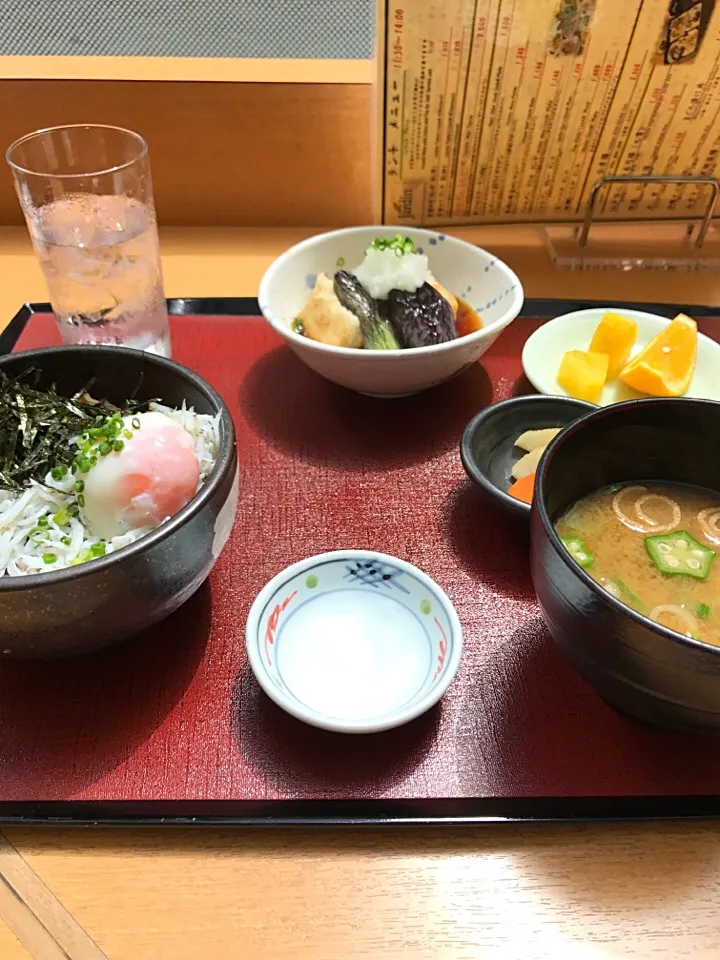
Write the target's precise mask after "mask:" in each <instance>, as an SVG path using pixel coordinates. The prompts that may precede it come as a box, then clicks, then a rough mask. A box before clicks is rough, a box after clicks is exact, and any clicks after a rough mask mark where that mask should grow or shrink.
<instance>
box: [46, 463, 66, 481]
mask: <svg viewBox="0 0 720 960" xmlns="http://www.w3.org/2000/svg"><path fill="white" fill-rule="evenodd" d="M66 473H67V467H64V466H63V465H62V464H61V465H60V466H59V467H53V468H52V470H51V471H50V476H51V477H52V478H53V480H62V478H63V477H64V476H65V474H66Z"/></svg>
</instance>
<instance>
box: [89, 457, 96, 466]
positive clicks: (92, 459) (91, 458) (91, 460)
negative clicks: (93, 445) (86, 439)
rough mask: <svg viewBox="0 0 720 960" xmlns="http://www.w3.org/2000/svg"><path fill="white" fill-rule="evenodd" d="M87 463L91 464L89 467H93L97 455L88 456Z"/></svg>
mask: <svg viewBox="0 0 720 960" xmlns="http://www.w3.org/2000/svg"><path fill="white" fill-rule="evenodd" d="M89 463H90V466H91V467H94V466H95V464H96V463H97V457H96V456H95V454H93V455H92V456H91V457H90V460H89Z"/></svg>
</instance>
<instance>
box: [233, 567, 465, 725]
mask: <svg viewBox="0 0 720 960" xmlns="http://www.w3.org/2000/svg"><path fill="white" fill-rule="evenodd" d="M246 641H247V651H248V658H249V661H250V666H251V668H252V670H253V673H254V674H255V676H256V677H257V679H258V682H259V683H260V686H261V687H262V688H263V690H264V691H265V693H267V695H268V696H269V697H270V699H271V700H274V701H275V703H277V704H278V706H280V707H282V708H283V710H287V712H288V713H290V714H292V715H293V716H294V717H297V718H298V719H299V720H304V721H305V723H309V724H311V725H312V726H315V727H322V728H324V729H325V730H335V731H337V732H340V733H375V732H377V731H380V730H389V729H390V728H391V727H398V726H400V725H401V724H403V723H407V722H408V721H409V720H413V719H414V718H415V717H419V716H420V714H422V713H424V712H425V711H426V710H428V709H429V708H430V707H432V706H433V705H434V704H435V703H437V701H438V700H439V699H440V697H442V695H443V694H444V693H445V691H446V690H447V688H448V686H449V685H450V683H451V681H452V679H453V677H454V676H455V673H456V671H457V668H458V664H459V662H460V653H461V650H462V630H461V627H460V621H459V620H458V616H457V613H456V612H455V608H454V607H453V605H452V604H451V603H450V600H449V599H448V598H447V596H446V595H445V593H444V592H443V591H442V590H441V589H440V587H439V586H438V585H437V584H436V583H435V582H434V581H433V580H431V579H430V577H428V576H427V575H426V574H424V573H423V572H422V571H421V570H418V569H417V567H414V566H413V565H412V564H410V563H406V562H405V561H403V560H397V559H396V558H395V557H390V556H386V555H385V554H382V553H374V552H369V551H367V550H340V551H335V552H333V553H323V554H320V555H319V556H316V557H309V558H308V559H306V560H301V561H300V562H299V563H295V564H293V565H292V566H290V567H288V568H287V569H286V570H283V571H282V573H279V574H278V575H277V576H276V577H274V578H273V579H272V580H271V581H270V582H269V583H268V584H267V585H266V586H265V587H263V589H262V590H261V591H260V593H259V594H258V596H257V598H256V599H255V602H254V603H253V605H252V607H251V609H250V614H249V616H248V621H247V628H246Z"/></svg>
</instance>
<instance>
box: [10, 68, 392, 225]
mask: <svg viewBox="0 0 720 960" xmlns="http://www.w3.org/2000/svg"><path fill="white" fill-rule="evenodd" d="M373 90H374V88H373V85H371V84H307V83H305V84H294V83H285V84H283V83H202V82H166V81H130V80H128V81H111V80H107V81H97V80H96V81H86V80H0V145H2V146H3V149H4V147H5V146H6V145H8V144H9V143H10V142H11V141H12V140H14V139H15V138H16V137H18V136H20V135H21V134H23V133H26V132H28V131H30V130H34V129H37V128H39V127H45V126H52V125H55V124H61V123H81V122H84V121H88V122H99V123H110V124H118V125H120V126H124V127H129V128H131V129H133V130H136V131H137V132H138V133H141V134H142V135H143V136H145V137H146V138H147V140H148V142H149V144H150V158H151V164H152V171H153V181H154V184H155V196H156V202H157V209H158V217H159V220H160V222H161V223H162V224H177V225H218V226H219V225H227V226H234V225H240V226H242V225H249V226H275V225H278V226H280V225H281V226H294V225H302V226H326V225H328V224H332V225H338V226H342V225H348V224H357V223H366V222H371V221H372V218H373V176H372V174H373V164H374V159H373V146H374V145H373V140H374V130H373V126H374V110H373V106H374V104H373ZM3 166H4V163H3ZM20 222H22V219H21V215H20V211H19V208H18V205H17V200H16V198H15V195H14V191H13V189H12V184H11V180H10V176H9V173H8V172H7V170H0V224H13V223H20Z"/></svg>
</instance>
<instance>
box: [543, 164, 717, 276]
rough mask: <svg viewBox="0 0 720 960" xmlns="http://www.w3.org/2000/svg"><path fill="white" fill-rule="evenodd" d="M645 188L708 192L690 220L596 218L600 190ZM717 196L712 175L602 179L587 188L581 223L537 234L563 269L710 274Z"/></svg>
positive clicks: (713, 265)
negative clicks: (685, 186) (688, 188)
mask: <svg viewBox="0 0 720 960" xmlns="http://www.w3.org/2000/svg"><path fill="white" fill-rule="evenodd" d="M649 184H652V185H658V184H659V185H662V186H666V185H668V184H673V185H678V184H689V185H692V186H695V187H701V188H703V189H704V190H705V191H706V192H707V194H708V201H707V205H706V207H705V210H704V213H703V214H702V215H701V216H700V217H699V218H696V219H674V220H647V219H643V220H631V221H627V220H626V221H617V220H614V221H611V220H599V219H597V208H598V200H599V198H600V195H601V193H602V191H603V190H607V189H609V188H611V187H613V186H617V185H639V186H647V185H649ZM719 194H720V180H717V179H716V178H715V177H692V176H677V177H669V176H668V177H665V176H647V177H603V178H602V179H600V180H598V181H597V183H596V184H595V186H594V187H593V189H592V192H591V194H590V199H589V201H588V205H587V210H586V213H585V219H584V221H583V223H582V224H562V225H554V226H548V227H545V228H543V234H544V236H545V240H546V242H547V245H548V248H549V251H550V255H551V257H552V259H553V261H554V263H555V265H556V266H557V267H560V268H564V269H570V270H597V269H601V270H602V269H620V270H623V271H627V270H683V271H686V272H693V271H700V270H716V269H718V267H720V232H719V231H718V226H717V225H716V224H715V222H714V221H713V215H714V213H715V208H716V204H717V199H718V195H719ZM591 228H592V229H591Z"/></svg>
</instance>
